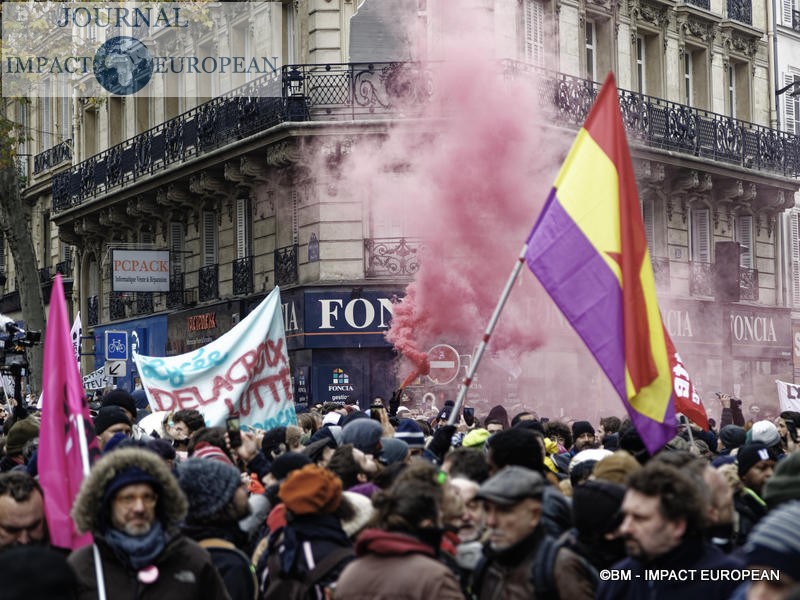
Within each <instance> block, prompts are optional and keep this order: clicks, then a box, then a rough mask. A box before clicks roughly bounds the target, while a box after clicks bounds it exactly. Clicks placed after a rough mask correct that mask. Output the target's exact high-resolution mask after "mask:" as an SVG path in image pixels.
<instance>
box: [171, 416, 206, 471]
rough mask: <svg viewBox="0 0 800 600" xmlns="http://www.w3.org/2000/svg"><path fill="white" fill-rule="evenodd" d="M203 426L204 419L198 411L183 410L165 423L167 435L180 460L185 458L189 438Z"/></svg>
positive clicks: (204, 424)
mask: <svg viewBox="0 0 800 600" xmlns="http://www.w3.org/2000/svg"><path fill="white" fill-rule="evenodd" d="M205 426H206V422H205V419H203V415H202V414H201V413H200V411H198V410H195V409H183V410H176V411H175V412H174V413H172V420H171V421H169V422H168V423H167V434H168V435H169V437H170V438H171V439H172V443H173V445H174V446H175V450H177V451H178V456H179V457H180V459H181V460H182V459H184V458H186V456H187V449H188V447H189V438H190V437H191V436H192V434H193V433H195V432H196V431H198V430H200V429H202V428H203V427H205Z"/></svg>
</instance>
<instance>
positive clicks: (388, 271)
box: [364, 238, 423, 277]
mask: <svg viewBox="0 0 800 600" xmlns="http://www.w3.org/2000/svg"><path fill="white" fill-rule="evenodd" d="M364 250H365V252H364V263H365V264H364V274H365V276H366V277H403V276H412V275H414V274H415V273H416V272H417V271H419V266H420V259H421V254H422V250H423V244H422V242H421V241H420V240H409V239H406V238H369V239H365V240H364Z"/></svg>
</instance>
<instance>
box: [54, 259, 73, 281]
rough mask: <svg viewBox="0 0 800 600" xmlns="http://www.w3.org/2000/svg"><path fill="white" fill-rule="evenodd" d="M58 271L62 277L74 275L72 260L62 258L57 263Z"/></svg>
mask: <svg viewBox="0 0 800 600" xmlns="http://www.w3.org/2000/svg"><path fill="white" fill-rule="evenodd" d="M56 273H60V274H61V276H62V277H66V278H68V277H72V260H71V259H69V258H68V259H67V260H62V261H61V262H59V263H56Z"/></svg>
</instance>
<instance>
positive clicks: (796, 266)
mask: <svg viewBox="0 0 800 600" xmlns="http://www.w3.org/2000/svg"><path fill="white" fill-rule="evenodd" d="M789 223H790V224H791V225H790V227H789V229H790V232H789V233H790V236H791V240H790V242H791V246H792V250H791V256H792V303H793V304H794V306H800V212H798V211H796V210H793V211H792V212H791V218H790V219H789Z"/></svg>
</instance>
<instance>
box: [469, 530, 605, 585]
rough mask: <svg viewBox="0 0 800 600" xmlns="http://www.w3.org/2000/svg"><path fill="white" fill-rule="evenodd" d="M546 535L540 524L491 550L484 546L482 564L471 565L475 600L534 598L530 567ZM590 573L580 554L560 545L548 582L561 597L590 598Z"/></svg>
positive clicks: (531, 567) (532, 566) (531, 569)
mask: <svg viewBox="0 0 800 600" xmlns="http://www.w3.org/2000/svg"><path fill="white" fill-rule="evenodd" d="M546 535H547V533H546V531H545V529H544V527H543V526H540V527H537V528H536V530H535V531H534V532H533V533H532V534H531V535H529V536H528V537H526V538H524V539H522V540H520V541H519V542H517V543H516V544H514V545H513V546H511V547H510V548H507V549H505V550H502V551H499V552H498V551H493V550H492V549H491V547H490V546H489V545H487V546H485V547H484V555H485V557H486V559H487V562H486V564H485V566H482V565H478V567H477V568H476V569H475V573H474V577H475V579H474V580H473V592H474V593H475V595H476V597H477V598H479V600H536V598H537V596H536V590H535V586H534V583H533V568H534V562H535V560H536V555H537V551H538V550H539V547H540V545H541V543H542V541H543V540H544V539H545V536H546ZM591 580H592V577H591V575H590V574H589V573H588V571H587V566H586V564H585V563H584V561H582V560H581V558H580V557H579V556H578V555H577V554H575V553H574V552H573V551H572V550H569V549H568V548H561V549H559V551H558V554H557V555H556V559H555V565H554V568H553V573H552V579H551V581H552V584H553V586H554V587H555V591H556V593H557V594H558V597H559V598H561V599H562V600H591V599H592V598H594V586H593V585H592V583H591Z"/></svg>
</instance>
